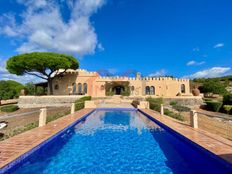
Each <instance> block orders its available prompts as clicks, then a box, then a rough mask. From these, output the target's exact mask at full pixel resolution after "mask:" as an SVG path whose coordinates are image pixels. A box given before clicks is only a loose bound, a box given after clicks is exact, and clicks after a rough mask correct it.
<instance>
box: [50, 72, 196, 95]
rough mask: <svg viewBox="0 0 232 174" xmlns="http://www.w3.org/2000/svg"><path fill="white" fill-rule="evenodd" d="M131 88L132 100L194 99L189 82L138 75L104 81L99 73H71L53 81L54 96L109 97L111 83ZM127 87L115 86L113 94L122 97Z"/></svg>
mask: <svg viewBox="0 0 232 174" xmlns="http://www.w3.org/2000/svg"><path fill="white" fill-rule="evenodd" d="M110 82H111V83H112V82H113V83H119V84H120V83H122V84H123V83H125V82H127V84H129V88H130V96H132V97H148V96H152V97H174V96H177V95H179V96H192V94H191V93H190V84H189V79H177V78H171V77H159V78H153V77H143V78H142V77H141V75H140V74H139V73H138V74H137V76H136V77H135V78H131V77H102V76H100V75H99V74H98V73H97V72H89V71H86V70H68V71H67V72H66V73H65V74H64V75H63V76H62V77H57V78H55V79H53V92H54V95H80V94H81V95H89V96H92V97H105V96H106V84H107V83H110ZM123 90H124V87H123V85H119V86H115V87H114V88H113V89H112V93H114V94H115V95H120V94H121V92H122V91H123Z"/></svg>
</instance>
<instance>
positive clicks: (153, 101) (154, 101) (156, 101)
mask: <svg viewBox="0 0 232 174" xmlns="http://www.w3.org/2000/svg"><path fill="white" fill-rule="evenodd" d="M146 101H148V102H149V104H150V109H152V110H155V111H158V112H160V107H161V106H160V105H161V104H163V99H162V98H151V97H149V98H147V99H146Z"/></svg>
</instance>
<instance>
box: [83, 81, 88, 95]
mask: <svg viewBox="0 0 232 174" xmlns="http://www.w3.org/2000/svg"><path fill="white" fill-rule="evenodd" d="M87 92H88V85H87V83H84V94H87Z"/></svg>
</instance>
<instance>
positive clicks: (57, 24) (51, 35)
mask: <svg viewBox="0 0 232 174" xmlns="http://www.w3.org/2000/svg"><path fill="white" fill-rule="evenodd" d="M17 2H18V3H21V4H23V5H25V7H26V10H25V11H24V12H23V13H22V14H20V15H19V16H17V17H20V16H21V17H22V22H21V23H17V22H16V20H15V18H16V16H14V15H12V14H5V15H3V16H2V18H1V20H0V21H1V23H0V31H1V32H0V33H1V34H3V35H6V36H8V37H14V38H18V39H20V41H22V43H21V44H20V46H19V47H18V48H17V51H18V52H19V53H24V52H33V51H54V52H61V53H68V54H73V55H79V56H84V55H86V54H93V53H94V52H95V50H96V48H98V49H99V50H101V51H103V50H104V47H103V46H102V45H101V44H100V43H99V41H98V39H97V34H96V33H95V29H94V27H93V26H92V23H91V21H90V17H91V15H92V14H94V13H96V12H97V11H98V10H99V9H100V8H101V7H102V6H103V5H104V3H105V0H78V1H75V0H68V1H66V2H65V1H63V3H66V5H67V6H68V9H69V13H70V18H69V19H68V20H64V19H63V17H62V11H61V9H62V8H61V4H60V2H59V3H58V1H56V0H50V1H46V0H36V1H35V0H18V1H17ZM6 19H7V20H6Z"/></svg>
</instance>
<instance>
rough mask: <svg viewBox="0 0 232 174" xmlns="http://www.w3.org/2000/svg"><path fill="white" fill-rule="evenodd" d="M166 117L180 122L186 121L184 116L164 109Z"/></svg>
mask: <svg viewBox="0 0 232 174" xmlns="http://www.w3.org/2000/svg"><path fill="white" fill-rule="evenodd" d="M164 115H167V116H169V117H172V118H175V119H177V120H180V121H184V117H183V116H182V115H180V114H177V113H174V112H172V111H170V110H169V109H164Z"/></svg>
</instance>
